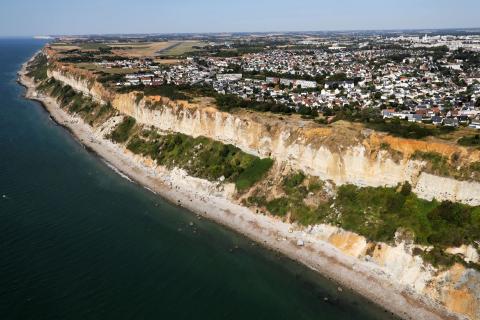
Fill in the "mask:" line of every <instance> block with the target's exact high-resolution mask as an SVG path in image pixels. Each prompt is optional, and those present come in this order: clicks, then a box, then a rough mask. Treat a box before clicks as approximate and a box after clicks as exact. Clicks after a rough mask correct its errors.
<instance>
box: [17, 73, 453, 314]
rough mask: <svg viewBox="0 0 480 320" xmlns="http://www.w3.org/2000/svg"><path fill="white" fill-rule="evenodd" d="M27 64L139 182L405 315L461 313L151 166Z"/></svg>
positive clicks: (56, 111)
mask: <svg viewBox="0 0 480 320" xmlns="http://www.w3.org/2000/svg"><path fill="white" fill-rule="evenodd" d="M25 67H26V64H24V65H23V66H22V70H21V71H20V72H19V79H18V81H19V83H20V84H21V85H23V86H24V87H25V88H26V92H25V97H26V98H27V99H31V100H36V101H38V102H40V103H41V104H42V106H43V108H44V109H45V110H46V111H47V112H48V113H49V114H50V117H51V118H52V120H53V121H55V122H56V123H57V124H59V125H61V126H63V127H64V128H66V129H67V130H68V131H69V132H70V133H71V134H72V135H73V136H74V137H75V139H77V140H78V141H79V142H80V143H81V144H82V145H83V146H84V147H85V148H86V149H87V150H88V151H90V152H93V153H94V154H95V155H97V156H98V157H100V158H101V159H102V160H103V161H105V162H106V163H107V165H109V166H112V167H113V168H115V169H116V170H118V171H119V172H120V173H121V174H124V175H125V176H127V177H129V178H131V179H132V180H133V181H134V182H135V183H138V184H139V185H141V186H143V187H144V188H146V189H148V190H150V191H152V192H153V193H155V194H157V195H159V196H161V197H162V198H164V199H166V200H167V201H169V202H171V203H173V204H177V205H180V206H182V207H184V208H186V209H187V210H189V211H191V212H193V213H194V214H198V215H200V216H202V217H204V218H207V219H210V220H213V221H215V222H217V223H219V224H222V225H224V226H226V227H228V228H230V229H232V230H234V231H236V232H239V233H241V234H243V235H244V236H246V237H248V238H250V239H252V240H254V241H256V242H258V243H260V244H262V245H263V246H265V247H267V248H268V249H271V250H274V251H277V252H279V253H281V254H283V255H285V256H287V257H288V258H290V259H292V260H295V261H297V262H299V263H301V264H303V265H305V266H307V267H308V268H310V269H312V270H314V271H316V272H318V273H320V274H321V275H322V276H324V277H326V278H328V279H330V280H332V281H335V282H337V283H339V284H340V285H341V286H343V287H348V288H350V289H351V290H353V291H354V292H356V293H358V294H359V295H362V296H364V297H366V298H367V299H369V300H370V301H372V302H373V303H374V304H377V305H379V306H380V307H381V308H384V309H387V310H389V311H390V312H392V313H394V314H396V315H397V316H399V317H401V318H404V319H425V320H426V319H432V320H433V319H459V317H457V316H455V315H452V314H449V313H447V312H446V311H444V310H443V308H442V307H439V306H436V305H432V303H429V301H423V300H422V298H421V297H419V296H416V295H415V294H411V293H408V292H407V291H406V289H405V288H403V287H400V286H398V285H396V284H394V282H393V281H392V280H391V279H389V276H388V275H387V274H385V273H384V272H383V270H382V269H381V268H380V267H379V266H377V265H375V264H373V263H369V262H365V261H361V260H359V259H356V258H353V257H350V256H347V255H345V254H343V253H341V252H340V251H339V250H338V249H336V248H335V247H334V246H333V245H331V244H329V243H327V242H325V241H321V240H318V239H316V238H315V237H314V236H312V235H310V234H308V233H306V232H305V231H304V230H302V229H299V228H296V227H295V226H294V225H291V224H287V223H284V222H282V221H280V220H277V219H275V218H273V217H269V216H264V215H260V214H255V213H254V212H252V211H251V210H250V209H248V208H246V207H242V206H240V205H238V204H235V203H233V202H231V201H230V200H228V196H225V192H224V191H222V190H220V191H218V190H214V189H215V185H214V184H213V183H209V182H207V181H205V180H201V179H197V178H192V177H188V176H186V175H185V174H184V173H183V172H181V170H178V171H175V170H172V171H167V170H165V169H162V168H156V167H152V166H149V165H148V164H147V163H145V161H142V160H144V159H141V157H139V156H136V155H133V154H131V153H130V152H128V151H126V150H125V148H124V147H123V146H120V145H116V144H114V143H112V142H111V141H109V140H107V139H105V138H103V135H102V133H101V132H96V131H95V129H94V128H92V127H90V126H89V125H87V124H85V123H84V122H83V120H82V119H80V118H78V117H75V116H73V115H70V114H68V113H67V112H65V111H64V110H62V109H61V108H60V107H59V106H58V104H57V103H56V101H55V100H54V99H52V98H50V97H48V96H44V95H39V94H38V93H37V92H36V88H35V84H34V82H33V81H32V79H30V78H28V77H27V76H26V74H25ZM292 229H294V230H292ZM298 240H301V241H302V242H303V245H302V246H299V245H298V244H297V241H298Z"/></svg>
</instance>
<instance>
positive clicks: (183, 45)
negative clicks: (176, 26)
mask: <svg viewBox="0 0 480 320" xmlns="http://www.w3.org/2000/svg"><path fill="white" fill-rule="evenodd" d="M204 46H206V44H205V43H204V42H200V41H184V42H177V43H174V44H172V45H171V46H170V47H167V48H165V49H163V50H161V51H159V52H158V55H159V56H181V55H184V54H186V53H188V52H194V51H199V50H200V49H198V48H194V47H204Z"/></svg>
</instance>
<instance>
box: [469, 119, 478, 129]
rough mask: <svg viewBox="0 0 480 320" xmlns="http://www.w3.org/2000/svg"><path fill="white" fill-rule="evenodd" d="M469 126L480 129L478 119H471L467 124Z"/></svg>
mask: <svg viewBox="0 0 480 320" xmlns="http://www.w3.org/2000/svg"><path fill="white" fill-rule="evenodd" d="M469 127H470V128H473V129H477V130H480V119H478V118H477V119H475V120H472V123H470V125H469Z"/></svg>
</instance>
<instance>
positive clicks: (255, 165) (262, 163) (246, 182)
mask: <svg viewBox="0 0 480 320" xmlns="http://www.w3.org/2000/svg"><path fill="white" fill-rule="evenodd" d="M272 165H273V160H272V159H270V158H265V159H259V158H256V159H255V160H253V162H252V163H251V165H250V166H248V167H247V168H246V169H245V170H244V171H243V172H242V173H241V174H240V175H239V176H238V178H237V180H236V181H235V184H236V187H237V190H239V191H243V190H247V189H250V188H251V187H252V186H253V185H254V184H255V183H257V182H258V181H259V180H261V179H262V178H263V177H264V176H265V175H266V173H267V172H268V171H269V170H270V168H271V167H272Z"/></svg>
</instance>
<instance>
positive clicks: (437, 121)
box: [432, 116, 443, 126]
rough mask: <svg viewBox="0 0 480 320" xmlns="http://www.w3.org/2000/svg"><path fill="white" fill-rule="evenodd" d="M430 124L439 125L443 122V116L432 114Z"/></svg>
mask: <svg viewBox="0 0 480 320" xmlns="http://www.w3.org/2000/svg"><path fill="white" fill-rule="evenodd" d="M432 124H434V125H436V126H441V125H442V124H443V117H440V116H433V117H432Z"/></svg>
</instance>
